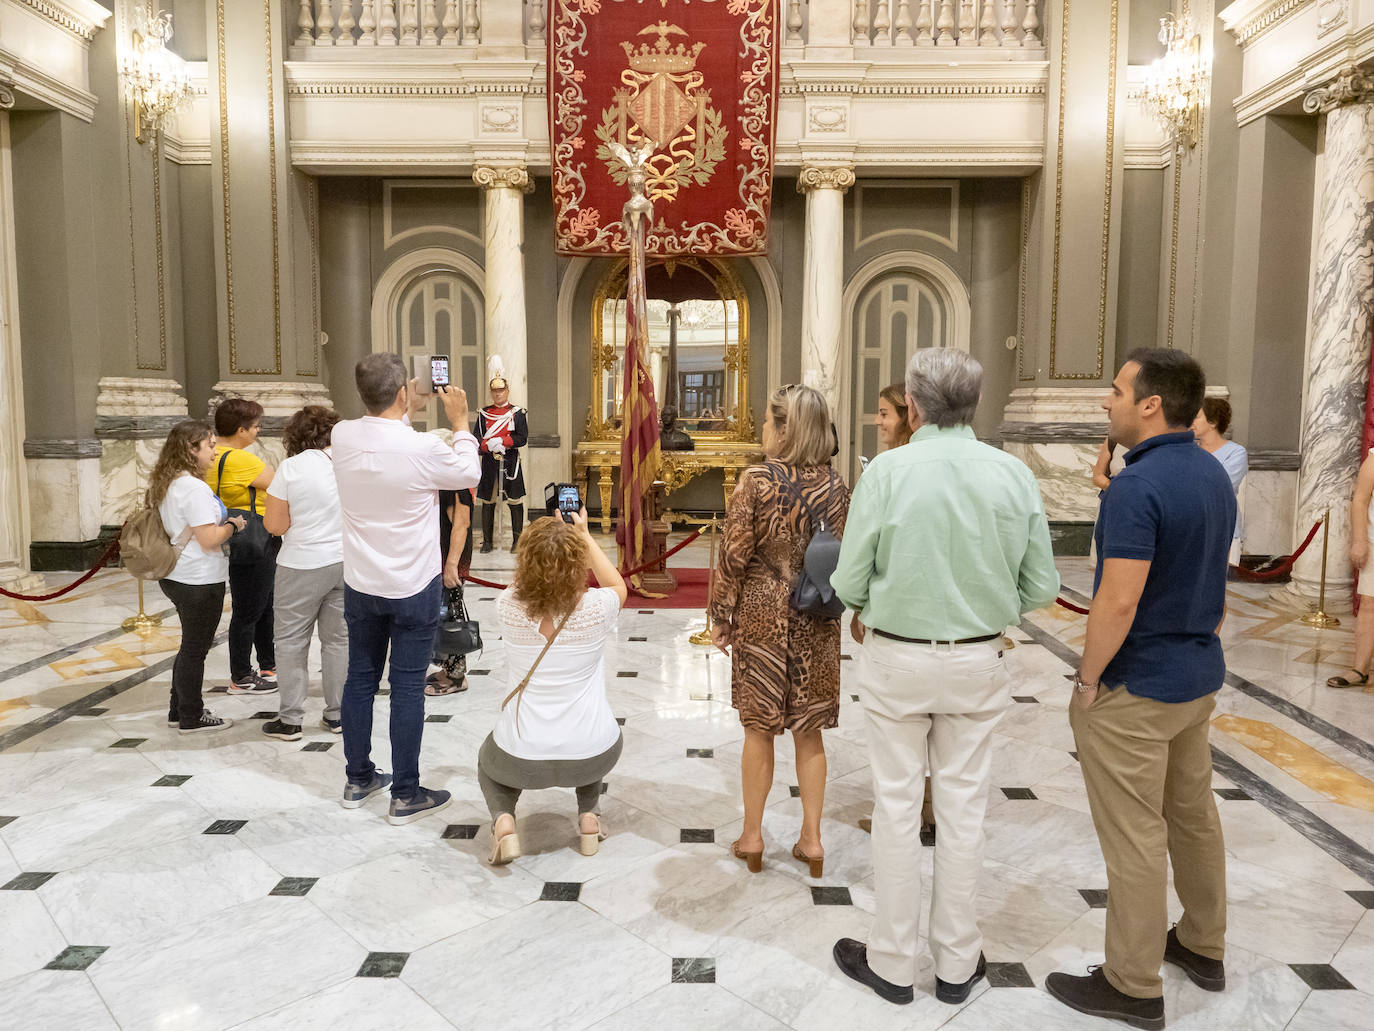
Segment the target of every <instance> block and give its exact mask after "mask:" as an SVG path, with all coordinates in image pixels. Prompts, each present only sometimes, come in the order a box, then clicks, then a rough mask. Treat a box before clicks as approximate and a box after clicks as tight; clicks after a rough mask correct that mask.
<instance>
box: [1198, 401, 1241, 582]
mask: <svg viewBox="0 0 1374 1031" xmlns="http://www.w3.org/2000/svg"><path fill="white" fill-rule="evenodd" d="M1230 428H1231V402H1229V401H1227V400H1226V399H1225V398H1220V397H1207V398H1203V401H1202V408H1201V409H1199V410H1198V413H1197V418H1196V419H1194V420H1193V436H1195V437H1197V442H1198V444H1199V446H1201V448H1202V450H1204V451H1207V452H1210V453H1211V455H1212V457H1213V458H1215V459H1216V460H1217V461H1218V462H1220V463H1221V467H1222V468H1223V469H1225V470H1226V475H1227V476H1229V477H1231V489H1232V490H1233V491H1235V492H1236V500H1237V501H1239V500H1240V484H1241V481H1242V480H1244V479H1245V474H1246V473H1248V472H1249V471H1250V455H1249V453H1248V452H1247V451H1246V450H1245V447H1244V446H1243V445H1241V444H1237V443H1236V442H1235V441H1234V440H1227V439H1226V431H1227V430H1229V429H1230ZM1244 531H1245V524H1244V522H1243V521H1242V519H1241V514H1240V509H1239V508H1237V509H1236V532H1235V535H1234V536H1233V537H1232V539H1231V554H1230V561H1231V565H1233V566H1234V565H1236V564H1238V563H1239V562H1240V538H1241V534H1242V533H1244Z"/></svg>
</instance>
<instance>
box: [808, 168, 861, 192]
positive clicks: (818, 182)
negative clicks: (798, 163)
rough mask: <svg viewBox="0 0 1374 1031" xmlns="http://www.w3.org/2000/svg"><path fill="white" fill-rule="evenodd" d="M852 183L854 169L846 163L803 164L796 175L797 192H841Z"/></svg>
mask: <svg viewBox="0 0 1374 1031" xmlns="http://www.w3.org/2000/svg"><path fill="white" fill-rule="evenodd" d="M853 185H854V169H852V168H850V167H848V166H847V165H803V166H802V170H801V175H799V176H797V192H798V193H810V192H811V191H812V190H839V191H840V192H841V193H843V192H844V191H845V190H847V189H849V188H850V187H851V186H853Z"/></svg>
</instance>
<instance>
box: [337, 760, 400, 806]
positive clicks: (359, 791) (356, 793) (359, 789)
mask: <svg viewBox="0 0 1374 1031" xmlns="http://www.w3.org/2000/svg"><path fill="white" fill-rule="evenodd" d="M390 783H391V774H389V773H383V772H382V771H381V770H378V771H377V772H376V773H374V774H372V779H371V780H370V781H368V782H367V783H366V784H354V783H353V782H352V781H351V780H350V781H349V782H348V783H347V784H345V785H344V793H343V800H342V801H341V802H340V804H341V805H342V806H343V807H344V808H345V809H357V808H358V807H359V806H361V805H362V804H363V803H364V802H366V801H367V800H368V798H370V797H371V796H372V795H375V794H376V793H377V792H378V791H381V790H382V789H383V788H384V787H386V786H387V785H388V784H390Z"/></svg>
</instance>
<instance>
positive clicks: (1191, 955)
mask: <svg viewBox="0 0 1374 1031" xmlns="http://www.w3.org/2000/svg"><path fill="white" fill-rule="evenodd" d="M1164 962H1165V963H1172V964H1173V965H1174V966H1176V967H1182V968H1183V972H1184V973H1185V974H1187V975H1188V979H1189V980H1190V981H1192V982H1193V984H1195V985H1197V986H1198V987H1199V988H1201V989H1203V990H1204V991H1208V992H1219V991H1222V990H1223V989H1224V988H1225V987H1226V967H1225V965H1224V964H1223V963H1222V961H1221V960H1219V959H1208V958H1207V957H1206V956H1203V955H1201V954H1200V953H1197V952H1194V951H1193V950H1192V949H1190V948H1188V947H1187V946H1186V945H1183V944H1182V943H1181V942H1179V940H1178V927H1177V925H1175V926H1174V927H1171V928H1169V936H1168V937H1167V938H1165V940H1164Z"/></svg>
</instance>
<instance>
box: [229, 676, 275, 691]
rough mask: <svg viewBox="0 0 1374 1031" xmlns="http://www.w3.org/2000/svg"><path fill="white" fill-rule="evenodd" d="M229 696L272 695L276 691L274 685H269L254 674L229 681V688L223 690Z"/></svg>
mask: <svg viewBox="0 0 1374 1031" xmlns="http://www.w3.org/2000/svg"><path fill="white" fill-rule="evenodd" d="M225 690H226V691H227V692H228V693H229V694H274V693H275V692H276V690H277V685H276V684H269V683H268V682H267V681H265V680H263V679H262V677H260V676H258V675H257V674H256V673H249V674H248V676H246V677H243V678H242V679H241V680H234V679H233V678H232V677H231V678H230V680H229V686H228V687H227V688H226V689H225Z"/></svg>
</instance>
